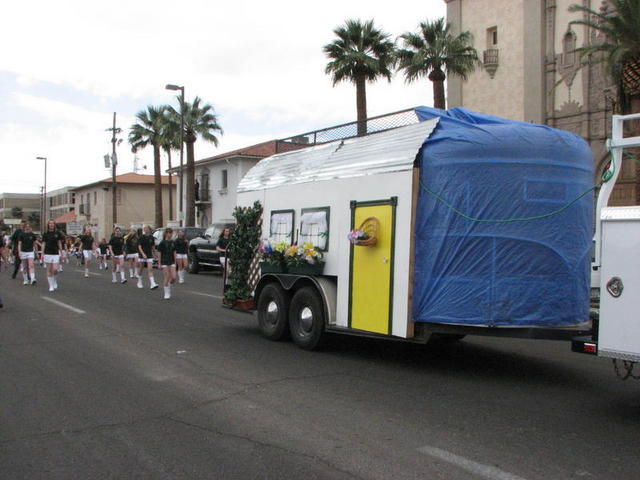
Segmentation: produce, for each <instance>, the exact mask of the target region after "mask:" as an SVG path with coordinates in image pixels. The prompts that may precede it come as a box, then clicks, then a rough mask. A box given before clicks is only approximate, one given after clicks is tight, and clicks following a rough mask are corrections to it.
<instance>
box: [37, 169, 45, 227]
mask: <svg viewBox="0 0 640 480" xmlns="http://www.w3.org/2000/svg"><path fill="white" fill-rule="evenodd" d="M36 160H44V188H43V189H42V214H41V215H42V217H40V231H41V232H42V233H44V231H45V222H46V221H47V220H46V218H45V217H46V216H47V157H36Z"/></svg>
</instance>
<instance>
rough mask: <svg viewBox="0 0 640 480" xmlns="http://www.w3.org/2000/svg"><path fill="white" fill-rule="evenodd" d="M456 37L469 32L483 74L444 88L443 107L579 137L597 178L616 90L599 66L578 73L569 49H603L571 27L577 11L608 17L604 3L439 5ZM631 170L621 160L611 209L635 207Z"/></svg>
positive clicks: (511, 0)
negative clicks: (588, 149) (582, 7)
mask: <svg viewBox="0 0 640 480" xmlns="http://www.w3.org/2000/svg"><path fill="white" fill-rule="evenodd" d="M444 1H445V2H446V3H447V20H448V22H449V23H451V24H452V26H453V29H454V31H455V32H461V31H465V30H468V31H470V32H471V34H472V35H473V38H474V46H475V48H476V50H478V53H479V56H480V60H481V62H482V67H481V68H479V69H477V70H476V71H475V72H474V73H472V74H471V75H470V76H469V78H468V79H467V80H466V81H463V80H461V79H460V78H458V77H454V76H451V77H449V78H448V81H447V94H448V107H449V108H451V107H456V106H464V107H466V108H469V109H471V110H476V111H479V112H484V113H488V114H492V115H498V116H501V117H506V118H510V119H513V120H522V121H527V122H534V123H542V124H546V125H550V126H552V127H556V128H561V129H564V130H569V131H572V132H574V133H577V134H578V135H581V136H582V137H583V138H584V139H585V140H587V141H588V142H589V144H590V145H591V149H592V151H593V155H594V169H595V178H594V181H596V179H599V178H600V174H601V172H602V170H603V169H604V167H605V166H606V164H607V161H608V159H607V150H606V147H605V141H606V138H607V136H608V135H609V134H610V131H611V122H610V119H611V114H612V113H613V110H614V108H615V102H616V89H615V86H614V85H612V81H611V79H610V78H609V77H608V75H607V74H606V70H605V67H604V65H603V64H596V65H590V66H585V67H583V68H579V66H580V64H581V62H582V60H581V58H580V55H579V54H577V53H576V52H575V49H576V48H578V47H581V46H584V45H587V44H590V43H593V42H601V41H602V38H598V37H597V36H595V34H594V32H593V30H591V29H589V28H587V27H584V26H580V25H570V22H571V21H572V20H577V19H580V18H582V15H583V14H582V13H580V12H575V13H572V12H569V6H570V5H572V4H575V3H581V4H582V5H586V6H587V7H589V8H592V9H596V10H597V9H604V10H605V11H607V10H610V8H611V7H610V5H609V4H608V2H607V1H606V0H605V1H603V0H444ZM635 177H636V175H635V165H634V164H633V161H632V160H626V161H625V163H624V165H623V169H622V173H621V176H620V178H619V179H618V184H617V187H616V189H615V190H614V193H613V195H612V197H611V200H610V202H609V203H610V204H611V205H629V204H633V203H635V198H636V192H635V190H636V181H635Z"/></svg>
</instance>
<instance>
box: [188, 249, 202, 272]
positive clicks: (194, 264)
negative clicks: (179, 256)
mask: <svg viewBox="0 0 640 480" xmlns="http://www.w3.org/2000/svg"><path fill="white" fill-rule="evenodd" d="M199 271H200V263H199V262H198V259H197V258H196V254H195V253H191V254H189V273H198V272H199Z"/></svg>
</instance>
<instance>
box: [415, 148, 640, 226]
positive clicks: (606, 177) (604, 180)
mask: <svg viewBox="0 0 640 480" xmlns="http://www.w3.org/2000/svg"><path fill="white" fill-rule="evenodd" d="M609 155H611V151H609ZM624 155H625V156H626V157H627V158H630V159H631V160H633V161H635V162H638V163H640V159H638V158H637V157H636V156H635V155H633V154H631V153H626V152H624ZM614 173H615V163H613V162H611V165H610V166H609V168H608V169H607V170H605V171H604V172H602V177H601V179H602V181H601V182H598V183H596V184H595V185H593V186H592V187H589V188H588V189H586V190H585V191H584V192H582V193H581V194H580V195H578V196H577V197H576V198H574V199H573V200H571V201H570V202H569V203H567V204H566V205H564V206H562V207H560V208H558V209H557V210H554V211H552V212H549V213H545V214H544V215H535V216H533V217H522V218H497V219H486V218H476V217H472V216H470V215H467V214H466V213H464V212H463V211H462V210H459V209H458V208H456V207H454V206H453V205H451V204H450V203H449V202H447V201H446V200H445V199H444V198H442V197H441V196H440V195H438V194H437V193H436V192H434V191H431V190H429V188H427V186H426V185H425V184H424V183H423V182H422V179H420V188H422V190H424V191H425V192H426V193H428V194H429V195H431V196H432V197H433V198H435V199H436V200H438V201H439V202H441V203H442V204H443V205H445V206H446V207H447V208H449V209H450V210H452V211H453V212H455V213H456V214H458V215H459V216H461V217H462V218H464V219H466V220H469V221H471V222H479V223H514V222H531V221H534V220H542V219H545V218H549V217H553V216H554V215H558V214H560V213H562V212H564V211H565V210H567V209H568V208H570V207H571V206H573V205H574V204H575V203H576V202H578V201H580V199H581V198H582V197H584V196H585V195H587V194H588V193H589V192H592V191H593V190H595V189H596V188H599V187H601V186H602V185H603V184H604V183H607V182H608V181H609V180H611V179H612V178H613V175H614Z"/></svg>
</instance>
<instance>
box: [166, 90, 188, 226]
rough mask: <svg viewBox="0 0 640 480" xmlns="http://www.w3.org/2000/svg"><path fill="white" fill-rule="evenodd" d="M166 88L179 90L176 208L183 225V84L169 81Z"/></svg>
mask: <svg viewBox="0 0 640 480" xmlns="http://www.w3.org/2000/svg"><path fill="white" fill-rule="evenodd" d="M165 88H166V89H167V90H180V175H179V177H180V185H179V188H178V195H179V196H180V200H179V205H180V206H179V208H178V217H179V219H180V226H181V227H182V226H183V222H184V210H183V207H182V184H183V181H182V174H183V171H182V169H183V168H184V166H183V162H184V160H183V158H184V138H183V137H184V86H182V87H180V86H178V85H173V84H171V83H168V84H167V85H166V87H165ZM171 193H172V192H169V195H171Z"/></svg>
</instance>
